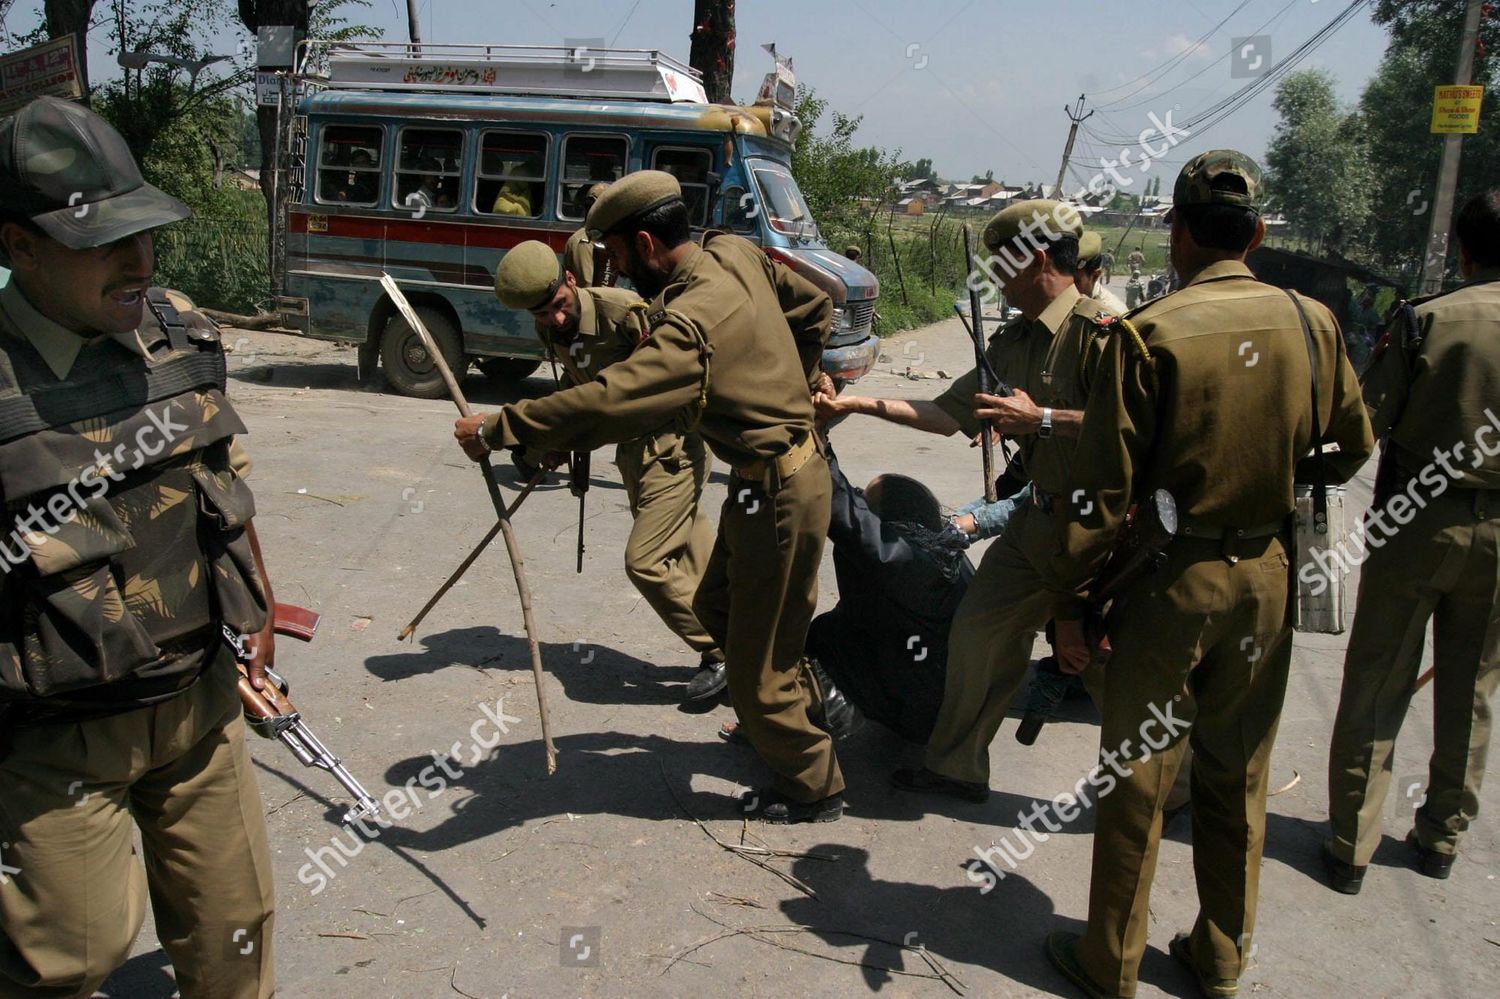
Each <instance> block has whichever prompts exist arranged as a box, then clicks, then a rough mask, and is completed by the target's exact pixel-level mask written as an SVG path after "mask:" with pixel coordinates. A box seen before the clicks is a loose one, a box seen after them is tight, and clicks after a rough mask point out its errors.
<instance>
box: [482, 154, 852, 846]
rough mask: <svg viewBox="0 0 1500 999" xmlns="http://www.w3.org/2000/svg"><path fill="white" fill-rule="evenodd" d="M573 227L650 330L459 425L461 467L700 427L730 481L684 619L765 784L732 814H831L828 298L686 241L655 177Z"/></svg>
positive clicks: (838, 777)
mask: <svg viewBox="0 0 1500 999" xmlns="http://www.w3.org/2000/svg"><path fill="white" fill-rule="evenodd" d="M588 227H589V229H590V230H591V231H592V232H593V233H594V234H595V235H596V238H601V239H603V240H604V242H605V245H606V246H608V248H609V251H610V256H611V258H612V259H613V260H614V261H615V263H616V265H617V266H618V267H619V269H620V271H621V272H622V273H623V274H624V275H625V276H627V277H629V278H630V280H631V281H632V282H633V283H634V284H635V286H636V287H637V288H639V289H640V290H641V292H642V294H643V295H648V296H650V298H651V305H650V314H649V316H648V322H649V323H650V327H651V333H650V336H648V337H647V338H646V342H645V343H643V344H641V346H640V347H638V348H636V350H635V352H634V353H632V354H631V355H630V356H629V357H628V358H626V359H624V360H622V361H618V362H616V363H615V364H613V365H611V366H610V367H609V368H608V369H607V370H606V371H604V372H603V373H602V375H601V376H600V377H599V378H597V379H595V380H593V381H591V382H587V383H585V384H583V385H578V386H574V387H573V388H569V389H564V390H563V391H561V392H557V393H554V394H553V395H550V396H547V397H546V398H543V399H535V400H529V401H525V402H520V403H515V404H513V405H509V406H505V407H503V408H502V409H501V410H500V411H499V412H498V413H493V414H491V415H489V416H487V417H474V418H471V419H465V420H460V421H459V422H458V424H457V427H456V431H455V436H457V437H458V439H459V442H460V443H461V444H462V445H463V447H464V450H465V452H466V453H468V454H469V455H470V456H471V457H474V458H476V459H477V458H478V457H480V456H482V455H483V454H484V452H485V450H486V449H487V448H488V447H512V446H515V445H518V444H519V445H525V446H529V447H540V448H548V449H552V450H579V449H584V448H593V447H597V446H599V445H601V444H606V443H610V442H618V441H626V440H632V439H634V438H636V437H639V436H641V435H642V434H647V433H651V432H653V431H655V430H657V429H659V428H660V427H661V426H662V425H663V424H664V423H667V422H670V421H674V420H681V421H683V422H684V423H685V425H686V427H687V428H688V429H689V430H696V431H697V432H699V433H701V434H702V435H703V438H704V440H706V441H707V442H708V445H709V447H710V448H712V450H713V452H714V454H716V455H717V456H718V457H719V458H720V459H722V460H723V461H725V462H726V463H728V464H729V465H730V466H731V467H732V468H733V474H732V476H731V480H732V481H731V486H730V491H729V496H728V497H727V499H726V500H725V502H724V508H723V511H722V513H721V515H720V518H719V534H718V539H717V540H716V542H715V544H714V550H713V554H712V556H711V557H710V560H709V564H708V568H707V570H706V571H705V574H704V578H703V582H702V584H700V586H699V588H698V594H697V597H696V598H695V599H694V601H693V609H694V611H695V612H696V613H697V615H698V619H699V620H700V621H702V622H703V624H704V627H706V628H707V629H708V633H709V634H710V635H713V636H714V638H715V639H716V640H717V641H718V642H719V644H720V645H721V647H722V648H723V649H724V654H725V657H726V660H727V668H728V675H729V694H730V699H731V701H732V702H733V704H734V708H735V712H736V714H737V715H738V716H739V719H740V723H741V729H742V730H743V731H744V732H745V733H746V734H747V735H748V736H749V739H750V742H751V744H752V745H754V747H755V749H756V750H757V751H758V752H759V754H760V756H761V758H762V759H764V760H765V761H766V764H767V766H769V767H770V769H771V771H772V774H773V778H772V786H771V787H770V788H769V789H765V790H762V791H759V792H754V793H752V794H750V795H747V796H746V798H745V799H744V807H745V808H746V810H747V811H749V812H752V813H753V814H754V815H755V816H757V817H760V818H764V819H766V820H768V821H772V822H796V821H831V820H834V819H837V818H838V817H839V815H840V814H841V811H842V808H843V799H842V794H841V792H842V791H843V789H844V778H843V775H842V774H841V773H840V771H839V766H838V761H837V759H836V758H835V755H834V749H833V741H832V739H831V738H830V737H829V735H828V733H827V732H825V731H823V730H822V729H820V728H818V727H817V726H816V725H814V724H813V722H812V721H811V720H810V718H809V712H810V711H814V710H816V708H817V700H818V697H819V695H818V691H817V686H816V681H815V680H814V679H813V677H812V672H811V670H810V669H809V668H808V665H807V663H806V661H805V660H804V659H803V648H804V644H805V642H806V639H807V628H808V625H809V623H810V622H811V620H812V614H813V610H814V607H815V606H816V603H817V592H818V564H819V562H820V560H821V558H822V553H823V541H824V539H825V538H826V537H827V534H828V521H829V515H830V506H829V504H830V496H831V484H830V479H829V473H828V462H827V461H826V460H825V459H824V457H823V455H822V454H821V453H820V452H819V450H818V440H817V436H816V435H815V434H814V433H813V408H812V396H811V393H812V387H813V384H814V382H815V380H816V379H817V377H818V375H819V374H820V372H819V370H818V364H819V361H820V360H821V357H822V350H823V343H824V342H825V341H826V339H827V337H828V334H829V331H830V329H831V323H832V319H833V303H832V302H831V301H830V300H829V298H828V296H827V295H825V294H824V293H823V292H821V291H819V290H818V289H817V288H816V287H814V286H813V285H812V284H811V283H809V282H808V281H806V280H804V279H802V278H800V277H798V276H797V275H795V274H793V273H792V272H791V271H789V270H787V269H786V268H784V267H782V266H781V265H779V264H774V263H772V262H771V260H770V259H769V258H768V257H767V256H766V255H765V254H764V253H763V252H761V250H760V248H759V247H757V246H756V245H755V244H754V243H751V242H749V241H747V240H744V239H741V238H739V237H736V236H728V235H717V236H715V237H714V238H712V239H711V240H705V243H704V245H703V246H702V247H699V246H696V245H694V244H693V243H692V242H690V240H689V236H690V233H691V227H690V225H689V222H688V215H687V207H686V205H685V204H684V203H683V200H682V188H681V187H680V186H679V185H678V183H677V181H676V179H675V178H673V177H672V176H671V175H670V174H667V173H664V172H661V171H657V170H643V171H640V172H638V173H634V174H630V175H628V176H626V177H625V178H623V179H621V180H618V181H616V182H615V183H614V184H613V185H611V187H610V188H609V190H608V191H605V192H604V195H603V196H602V197H601V198H600V199H599V202H598V203H597V204H596V205H594V209H593V211H592V212H590V213H589V218H588Z"/></svg>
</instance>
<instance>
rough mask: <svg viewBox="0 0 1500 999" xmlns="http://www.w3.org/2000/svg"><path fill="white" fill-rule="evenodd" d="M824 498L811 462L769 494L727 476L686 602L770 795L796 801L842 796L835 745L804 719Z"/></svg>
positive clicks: (818, 465) (820, 462)
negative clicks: (715, 645)
mask: <svg viewBox="0 0 1500 999" xmlns="http://www.w3.org/2000/svg"><path fill="white" fill-rule="evenodd" d="M832 496H833V486H832V482H831V480H830V479H829V475H828V462H827V460H825V459H824V458H823V457H822V456H821V455H817V454H814V455H813V456H812V457H811V458H810V459H808V462H807V464H806V465H804V466H803V467H802V468H801V469H800V470H799V471H798V472H797V473H796V474H795V475H793V476H792V478H791V479H790V480H788V481H787V482H785V483H782V484H781V488H780V489H778V490H777V491H776V492H774V493H770V492H768V491H767V489H766V488H765V487H764V486H762V485H761V484H759V483H751V482H747V481H745V480H743V479H740V478H738V477H732V478H731V480H730V486H729V497H728V498H727V499H726V500H725V502H724V509H723V512H722V514H721V515H720V518H719V536H718V539H717V540H716V541H715V543H714V549H713V554H712V556H711V557H710V558H709V562H708V569H707V571H706V572H705V573H704V576H703V583H702V585H701V586H700V587H699V588H698V596H697V599H696V600H694V601H693V609H694V610H695V611H696V612H697V614H698V618H699V620H701V621H702V622H703V624H704V626H705V627H706V628H707V629H708V633H709V634H710V635H713V636H714V637H715V638H716V639H717V640H718V642H719V644H720V646H721V647H722V648H723V649H724V661H725V665H726V669H727V673H728V681H729V697H730V701H731V702H732V703H733V705H734V710H735V714H736V715H737V716H738V717H739V721H740V724H741V725H742V726H743V730H744V732H745V734H746V735H747V736H748V737H749V739H750V744H751V745H753V746H754V747H755V750H756V752H758V753H759V754H760V757H761V759H763V760H764V761H765V762H766V766H768V767H770V769H771V773H772V787H773V788H774V789H775V790H776V791H777V792H779V793H781V794H783V795H785V796H787V797H788V798H790V799H792V800H793V801H801V802H811V801H817V800H820V799H822V798H826V797H828V796H829V795H833V794H838V793H840V792H842V791H843V790H844V776H843V774H842V773H841V772H840V770H839V764H838V759H837V758H836V757H835V755H834V751H833V740H832V738H830V737H829V735H828V733H827V732H824V731H823V730H822V729H820V728H818V727H817V726H816V725H814V724H813V723H812V721H811V719H810V718H809V717H808V711H809V709H810V708H811V707H812V706H813V704H814V702H815V699H816V694H815V691H816V689H817V688H816V681H815V680H814V679H813V676H812V671H811V670H810V669H809V668H808V666H807V660H806V659H805V658H804V656H803V650H804V646H805V644H806V642H807V628H808V625H810V624H811V623H812V617H813V611H814V610H815V609H816V608H817V603H818V566H819V564H820V563H821V562H822V560H823V542H824V540H825V539H826V538H827V537H828V521H829V517H830V515H831V507H830V504H831V502H832Z"/></svg>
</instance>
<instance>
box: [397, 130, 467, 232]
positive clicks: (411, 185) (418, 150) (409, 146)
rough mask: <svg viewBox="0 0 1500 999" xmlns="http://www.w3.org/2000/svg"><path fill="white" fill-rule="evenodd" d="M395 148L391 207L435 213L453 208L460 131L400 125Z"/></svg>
mask: <svg viewBox="0 0 1500 999" xmlns="http://www.w3.org/2000/svg"><path fill="white" fill-rule="evenodd" d="M399 150H400V155H398V156H397V157H396V192H395V198H394V204H395V206H396V207H397V208H406V209H420V210H425V211H439V212H451V211H453V210H454V209H456V208H457V207H458V185H459V181H460V179H461V177H460V168H461V167H462V165H463V154H464V135H463V133H462V132H460V131H458V130H457V129H447V128H403V129H402V130H401V136H400V147H399Z"/></svg>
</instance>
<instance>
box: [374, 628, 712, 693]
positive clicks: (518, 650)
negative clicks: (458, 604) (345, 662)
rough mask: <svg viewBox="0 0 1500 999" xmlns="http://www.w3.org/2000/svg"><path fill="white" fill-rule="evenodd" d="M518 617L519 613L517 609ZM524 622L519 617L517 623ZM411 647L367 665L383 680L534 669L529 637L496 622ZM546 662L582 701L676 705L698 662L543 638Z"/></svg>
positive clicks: (428, 637)
mask: <svg viewBox="0 0 1500 999" xmlns="http://www.w3.org/2000/svg"><path fill="white" fill-rule="evenodd" d="M517 617H519V614H517ZM516 623H517V625H519V624H520V622H519V621H517V622H516ZM419 641H420V642H421V647H420V648H418V647H416V646H408V647H407V648H410V649H411V651H408V652H399V653H392V654H390V655H383V656H371V657H370V658H369V659H366V660H365V668H366V669H367V670H369V671H370V672H371V673H373V674H374V675H375V676H377V677H379V678H380V679H382V680H387V681H390V680H405V679H407V678H409V677H413V676H420V675H422V674H426V673H435V672H437V671H438V670H440V669H446V668H449V667H468V668H472V669H481V670H488V669H495V670H516V671H522V672H524V673H525V674H526V675H527V676H530V674H531V647H530V645H529V644H528V643H527V641H526V639H525V637H523V636H519V635H507V634H504V633H503V632H501V631H500V630H498V629H497V628H495V627H493V626H491V625H475V626H473V627H469V628H455V629H453V630H451V631H443V632H438V633H436V634H432V635H424V636H422V637H421V638H420V639H419ZM541 652H542V665H543V667H545V669H546V671H547V673H548V674H550V675H551V676H554V677H556V678H557V680H558V681H559V682H560V683H561V684H562V685H563V691H564V692H565V694H566V695H567V698H568V700H570V701H576V702H579V703H583V704H660V705H663V706H666V705H673V706H675V705H676V704H677V703H678V702H679V701H681V699H682V686H683V685H684V684H686V683H687V682H688V681H689V680H691V679H692V677H693V674H694V673H696V672H697V669H696V667H695V666H687V665H684V666H656V665H654V664H652V663H648V662H645V661H644V660H641V659H637V658H635V657H634V656H631V655H627V654H626V653H624V652H620V651H619V650H617V649H612V648H609V647H608V646H604V645H593V644H589V643H587V642H582V641H580V642H573V643H570V644H563V643H553V642H543V643H541Z"/></svg>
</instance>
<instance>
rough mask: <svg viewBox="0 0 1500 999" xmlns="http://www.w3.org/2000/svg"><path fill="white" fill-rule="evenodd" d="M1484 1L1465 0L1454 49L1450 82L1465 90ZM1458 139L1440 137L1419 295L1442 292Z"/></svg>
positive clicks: (1460, 138) (1459, 149)
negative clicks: (1454, 65) (1459, 36)
mask: <svg viewBox="0 0 1500 999" xmlns="http://www.w3.org/2000/svg"><path fill="white" fill-rule="evenodd" d="M1483 13H1484V0H1469V10H1468V14H1467V15H1466V16H1465V17H1464V37H1463V41H1461V42H1459V45H1458V73H1457V74H1455V76H1454V80H1453V82H1454V83H1455V84H1456V85H1458V86H1460V87H1467V86H1468V85H1469V84H1470V83H1471V82H1473V79H1474V49H1475V46H1476V45H1477V44H1478V41H1479V19H1480V16H1481V15H1482V14H1483ZM1463 148H1464V137H1463V136H1462V135H1445V136H1443V159H1442V162H1441V163H1440V164H1439V165H1438V181H1437V192H1436V193H1435V194H1434V195H1433V197H1432V228H1431V229H1429V230H1428V232H1427V256H1426V258H1425V259H1424V260H1423V261H1422V284H1421V287H1420V294H1423V295H1433V294H1436V293H1437V292H1439V291H1442V290H1443V267H1444V265H1445V264H1446V263H1447V260H1448V230H1449V229H1451V228H1452V225H1453V198H1454V194H1455V192H1456V190H1457V188H1458V162H1459V157H1460V156H1461V155H1462V153H1463Z"/></svg>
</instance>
